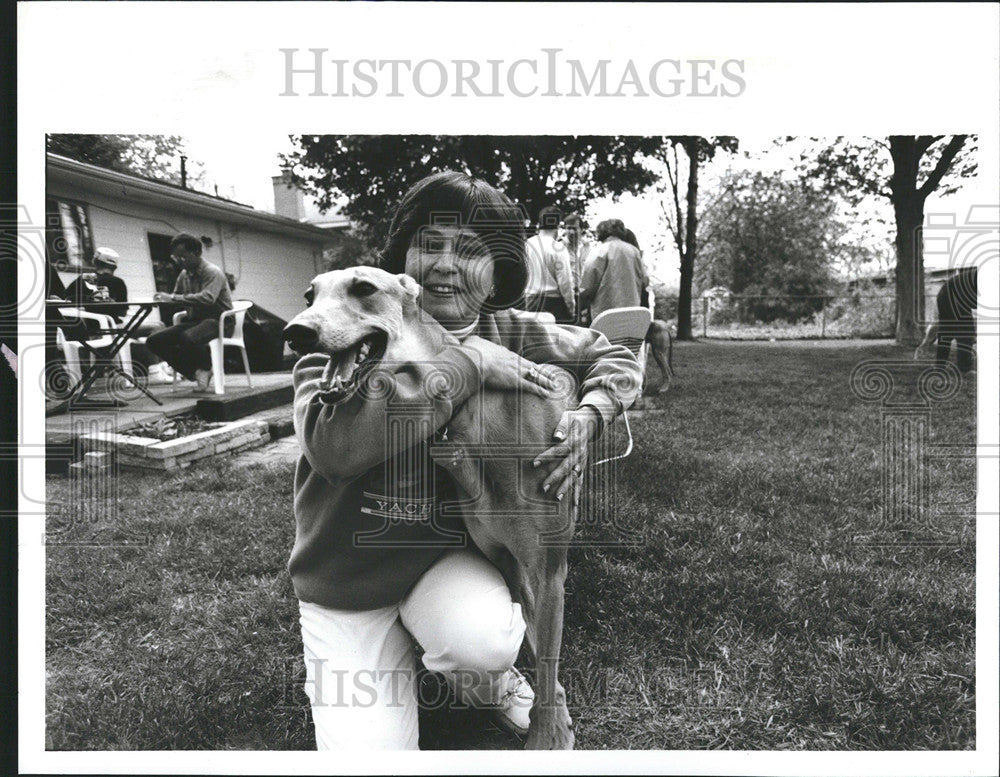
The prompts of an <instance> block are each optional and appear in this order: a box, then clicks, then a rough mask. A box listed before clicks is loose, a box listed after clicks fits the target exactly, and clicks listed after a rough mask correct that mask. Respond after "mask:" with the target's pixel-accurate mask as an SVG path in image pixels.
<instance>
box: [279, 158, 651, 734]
mask: <svg viewBox="0 0 1000 777" xmlns="http://www.w3.org/2000/svg"><path fill="white" fill-rule="evenodd" d="M523 223H524V222H523V216H522V214H521V211H520V210H519V209H518V208H517V207H515V206H514V205H513V203H511V202H510V200H509V199H507V197H505V196H504V195H503V194H501V193H500V192H498V191H497V190H496V189H494V188H492V187H491V186H489V185H488V184H486V183H484V182H483V181H480V180H476V179H474V178H470V177H469V176H466V175H463V174H461V173H455V172H445V173H439V174H436V175H432V176H430V177H428V178H425V179H424V180H422V181H420V182H419V183H417V184H416V185H415V186H414V187H413V188H412V189H410V191H409V192H407V194H406V195H405V196H404V198H403V201H402V202H401V204H400V206H399V209H398V210H397V212H396V214H395V216H394V218H393V220H392V224H391V226H390V231H389V237H388V241H387V243H386V246H385V248H384V250H383V252H382V257H381V265H382V267H383V268H384V269H386V270H388V271H389V272H393V273H403V272H405V273H406V274H407V275H410V276H411V277H413V278H414V279H416V280H417V281H418V282H419V283H420V284H421V285H422V287H423V290H422V293H421V297H420V304H421V307H422V308H423V311H424V312H425V313H427V314H429V315H431V316H433V317H434V318H435V319H436V320H437V321H438V322H440V323H441V324H442V325H443V326H444V327H445V328H446V329H447V330H449V331H450V332H451V333H452V334H453V335H454V336H455V337H456V338H457V344H455V341H454V340H451V341H450V342H449V343H442V344H441V346H440V349H439V351H438V353H437V355H436V358H435V363H434V364H422V363H409V364H405V365H395V366H392V365H390V368H392V369H394V376H393V377H394V378H395V382H394V384H393V387H392V390H391V391H390V392H384V393H382V394H380V395H378V396H376V395H375V394H374V393H373V392H365V391H361V390H358V391H354V392H353V393H350V394H348V395H345V396H343V397H341V398H338V399H337V400H336V401H335V402H334V403H333V404H328V403H327V401H324V397H325V396H327V395H326V394H325V393H324V388H328V386H326V385H325V384H324V383H323V380H322V376H323V372H324V368H325V367H326V366H327V363H328V361H329V360H328V357H327V356H325V355H322V354H312V355H309V356H306V357H304V358H302V359H301V360H300V361H299V362H298V364H296V366H295V370H294V384H295V428H296V434H297V436H298V439H299V443H300V445H301V447H302V452H303V456H302V458H301V459H300V460H299V464H298V468H297V470H296V474H295V516H296V538H295V547H294V548H293V550H292V555H291V559H290V561H289V571H290V573H291V576H292V581H293V583H294V586H295V591H296V595H297V596H298V598H299V601H300V608H299V609H300V623H301V625H302V639H303V647H304V653H305V663H306V671H307V681H306V690H307V693H308V695H309V697H310V702H311V705H312V710H313V722H314V724H315V729H316V742H317V746H318V747H319V748H320V749H325V748H334V749H340V748H345V747H351V748H356V747H363V748H384V749H415V748H416V747H417V739H418V737H417V703H416V682H415V679H416V662H415V656H414V640H415V641H416V643H418V644H419V645H420V646H421V647H422V648H423V650H424V653H423V659H422V660H423V663H424V665H425V666H426V667H427V669H429V670H432V671H436V672H441V673H442V674H444V675H445V677H446V678H447V679H448V681H449V683H450V684H451V686H452V688H453V689H454V690H455V692H456V696H457V697H458V698H459V699H460V700H461V701H462V702H463V703H468V704H472V705H475V706H479V707H489V708H492V710H493V712H494V717H495V720H496V721H497V722H498V723H499V724H500V725H501V726H503V727H505V728H506V729H508V730H512V731H517V732H519V733H523V732H525V731H526V729H527V724H528V710H529V708H530V706H531V702H532V699H533V693H532V692H531V689H530V688H529V687H528V685H527V683H526V682H525V680H524V678H523V677H522V676H521V675H520V673H519V672H517V670H516V669H514V667H513V662H514V659H515V658H516V656H517V653H518V650H519V648H520V645H521V640H522V638H523V636H524V630H525V624H524V620H523V618H522V616H521V608H520V606H519V605H518V604H515V603H513V602H512V601H511V596H510V592H509V591H508V590H507V586H506V584H505V582H504V579H503V577H502V576H501V575H500V572H499V571H498V570H497V569H496V568H494V567H493V566H492V564H490V563H489V562H488V561H487V560H486V559H485V558H484V557H483V556H482V555H481V554H480V553H479V552H478V551H476V550H475V548H473V547H464V546H463V545H464V537H463V531H462V527H461V524H460V519H458V518H455V517H453V516H452V515H450V514H449V513H448V512H446V511H443V510H441V504H442V503H444V502H447V501H448V498H449V496H450V495H453V494H454V490H453V486H451V484H450V481H449V480H448V478H447V476H446V475H444V474H442V473H441V472H440V471H438V470H435V468H434V467H433V464H432V463H431V460H430V457H429V455H428V452H427V451H428V443H429V440H428V439H423V438H427V437H430V436H431V435H433V434H434V432H435V430H440V429H442V427H444V426H445V425H446V424H447V422H448V420H449V418H450V417H451V416H452V414H453V412H454V410H455V409H457V408H458V407H459V406H460V405H461V403H463V402H464V401H465V400H466V399H468V398H469V397H470V396H472V394H473V393H474V392H476V391H479V390H480V389H481V388H483V387H489V388H494V389H517V388H520V389H522V390H527V391H532V392H534V393H537V394H540V395H542V396H545V395H547V394H548V393H549V392H550V390H552V389H553V388H554V387H553V386H552V385H551V383H550V381H549V378H548V377H547V376H546V374H545V372H544V370H541V369H538V368H536V366H535V365H536V364H544V363H558V364H560V365H561V366H563V367H565V368H567V369H569V370H571V371H572V372H574V373H575V374H576V375H577V377H578V378H579V380H580V385H581V389H580V403H579V407H578V408H577V409H576V410H572V411H568V412H567V413H565V414H564V416H563V417H562V419H561V421H560V423H559V425H558V428H557V429H556V434H555V437H556V440H555V444H554V446H553V448H552V449H550V452H549V453H551V454H553V455H554V456H556V455H557V457H556V458H555V459H554V462H555V463H554V464H552V463H547V464H546V466H551V467H552V471H551V473H550V474H549V476H548V478H547V480H546V482H545V484H544V488H545V489H546V492H547V493H548V494H549V495H550V496H551V497H553V498H556V499H562V498H564V497H565V496H566V495H567V494H571V493H572V490H573V488H574V487H575V485H576V483H577V482H578V480H579V478H580V473H581V472H582V469H583V467H584V466H585V464H586V453H587V450H586V446H587V442H588V441H589V440H590V439H592V438H593V437H595V436H596V435H597V434H598V433H599V432H600V429H601V428H602V427H603V425H605V424H606V423H608V422H609V421H611V420H612V419H613V418H614V417H615V415H617V414H618V413H620V412H621V411H622V409H623V408H624V407H626V406H627V405H628V404H630V403H631V401H632V400H633V399H634V397H635V394H636V392H637V389H636V387H638V386H639V385H640V376H639V370H638V365H637V363H636V361H635V359H634V357H633V356H632V355H631V353H630V352H629V351H628V350H627V349H625V348H621V347H616V346H612V345H610V344H609V343H608V342H607V340H606V339H605V338H604V337H603V336H602V335H600V334H598V333H596V332H593V331H591V330H586V329H579V328H576V327H568V326H556V325H545V324H540V323H538V322H537V321H535V320H534V318H533V317H529V316H527V315H525V314H522V313H519V312H517V311H513V310H511V309H510V308H511V307H512V306H513V305H514V304H515V303H516V302H517V301H518V300H519V299H520V298H521V296H522V294H523V291H524V285H525V282H526V277H527V273H526V268H525V256H524V250H525V249H524V242H525V236H524V227H523ZM521 357H524V358H521ZM527 360H530V361H527ZM439 365H446V366H447V367H448V368H449V369H450V370H451V373H452V374H453V375H456V376H458V379H456V380H455V381H453V382H452V383H453V386H452V387H451V389H450V391H443V392H437V393H435V394H434V397H435V398H434V399H433V400H431V399H430V398H429V397H428V394H427V393H426V392H425V391H424V390H423V387H424V384H425V380H426V378H427V377H428V376H429V375H431V374H433V373H435V372H437V371H438V369H439ZM432 401H433V404H431V402H432ZM403 412H405V413H407V414H408V415H407V416H406V417H407V418H411V419H412V418H416V421H417V422H420V421H423V422H425V423H423V425H421V424H420V423H415V424H414V425H413V426H411V427H410V429H411V432H410V437H409V438H408V440H407V441H405V442H400V441H394V438H393V439H391V438H390V435H388V434H387V429H388V428H389V426H388V423H387V418H388V417H389V416H390V415H394V416H395V417H398V416H399V414H400V413H403ZM421 428H422V429H423V432H414V431H413V430H414V429H421ZM416 438H420V439H416ZM415 439H416V444H414V441H415ZM390 497H391V498H390ZM452 498H453V497H452Z"/></svg>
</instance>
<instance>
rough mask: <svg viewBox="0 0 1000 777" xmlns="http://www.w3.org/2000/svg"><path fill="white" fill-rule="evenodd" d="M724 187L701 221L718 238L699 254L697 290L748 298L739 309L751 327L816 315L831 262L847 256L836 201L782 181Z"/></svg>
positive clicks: (735, 180) (752, 180)
mask: <svg viewBox="0 0 1000 777" xmlns="http://www.w3.org/2000/svg"><path fill="white" fill-rule="evenodd" d="M721 184H722V189H723V193H722V195H721V196H720V198H719V200H718V201H717V203H716V207H714V208H713V209H712V210H710V211H708V212H706V214H705V216H704V218H703V226H704V228H705V230H706V231H707V232H710V233H711V234H712V236H713V237H712V240H711V241H710V242H707V243H706V244H705V245H704V246H703V247H702V249H701V256H700V259H699V265H698V281H699V285H700V286H701V287H703V288H709V287H713V286H725V287H727V288H729V290H730V291H732V292H733V293H734V294H737V295H742V296H745V297H748V299H746V300H744V302H743V303H742V304H741V314H742V316H743V317H744V318H745V319H746V320H748V321H765V322H766V321H773V320H775V319H778V318H781V319H785V320H788V321H797V320H800V319H802V318H806V317H808V316H810V315H812V313H814V312H815V311H816V310H818V309H819V308H820V307H822V304H823V300H822V299H821V296H822V295H825V294H828V293H829V291H830V285H831V281H832V278H831V273H830V267H831V265H832V263H833V262H834V261H835V260H836V259H837V258H839V257H840V255H841V254H843V253H844V251H845V250H849V247H845V246H844V245H842V238H843V236H844V233H845V231H846V230H845V228H844V226H843V225H842V224H841V223H840V222H839V221H838V220H837V219H836V202H835V201H834V200H833V199H831V198H830V197H828V196H826V195H824V194H822V193H820V192H817V191H815V190H814V189H813V188H811V187H809V186H806V185H803V184H802V183H801V182H796V181H788V180H785V179H783V178H782V177H781V175H780V174H765V173H760V172H740V173H729V174H728V175H726V176H724V177H723V179H722V182H721ZM753 297H758V298H757V299H753ZM766 297H771V298H772V299H767V298H766ZM781 297H797V299H787V298H786V299H782V298H781Z"/></svg>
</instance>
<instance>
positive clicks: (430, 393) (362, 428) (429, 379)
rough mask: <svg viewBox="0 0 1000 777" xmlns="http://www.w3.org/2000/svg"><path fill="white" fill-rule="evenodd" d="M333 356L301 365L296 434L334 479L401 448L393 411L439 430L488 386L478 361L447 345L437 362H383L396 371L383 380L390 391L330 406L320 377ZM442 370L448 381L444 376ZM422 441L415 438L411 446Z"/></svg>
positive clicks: (296, 378) (296, 377) (296, 374)
mask: <svg viewBox="0 0 1000 777" xmlns="http://www.w3.org/2000/svg"><path fill="white" fill-rule="evenodd" d="M328 360H329V357H327V356H325V355H323V354H310V355H308V356H304V357H303V358H302V359H300V360H299V361H298V363H297V364H296V365H295V368H294V370H293V372H292V384H293V386H294V389H295V404H294V423H295V434H296V436H297V437H298V441H299V445H300V446H301V448H302V453H303V455H304V456H305V457H306V459H307V460H308V461H309V464H310V465H311V466H312V468H313V469H314V470H315V471H316V472H318V473H319V474H320V475H322V476H323V477H324V478H326V479H327V480H329V481H337V480H350V479H352V478H355V477H357V476H358V475H361V474H362V473H364V472H366V471H368V470H369V469H371V468H372V467H374V466H376V465H378V464H381V463H382V462H384V461H386V460H387V459H388V458H389V457H390V456H392V455H393V454H395V453H397V452H398V450H393V449H391V448H390V447H389V444H388V443H387V442H386V434H385V429H386V426H385V424H386V418H387V415H388V413H390V412H392V413H394V414H395V413H406V414H407V415H409V416H410V417H419V418H426V419H427V420H428V421H430V428H431V430H432V431H433V430H437V429H438V428H440V427H441V426H443V425H444V424H445V423H447V421H448V419H450V418H451V417H452V415H453V414H454V412H455V409H456V408H457V407H458V406H459V405H461V404H462V403H463V402H464V401H465V400H466V399H468V398H469V397H470V396H472V394H473V393H474V392H476V391H478V390H479V388H480V386H481V385H482V377H481V373H480V370H479V367H478V366H477V362H475V361H474V360H473V358H472V357H471V356H470V355H469V354H468V353H467V352H466V350H465V349H463V348H462V347H461V346H460V345H447V346H445V347H444V348H442V349H441V351H440V352H438V354H437V356H436V358H435V360H434V361H433V362H407V363H397V364H393V365H391V366H390V365H389V364H388V363H384V362H383V368H384V369H388V370H391V375H392V380H391V381H384V382H383V387H385V383H389V382H391V384H392V385H391V386H390V387H388V390H387V391H376V390H374V389H373V390H371V391H369V392H368V395H367V396H364V395H362V393H361V392H359V391H358V390H355V391H354V392H353V393H352V394H350V395H349V396H347V397H345V398H344V399H342V400H341V401H339V402H337V403H335V404H328V403H326V402H323V401H322V400H321V398H320V393H321V391H320V381H321V379H322V376H323V371H324V369H325V368H326V365H327V362H328ZM442 372H443V373H445V374H446V375H447V376H448V377H447V378H446V379H439V378H440V377H441V373H442ZM435 374H437V377H436V376H435ZM373 384H374V381H373ZM416 442H417V440H415V439H411V440H409V443H410V444H411V445H412V444H415V443H416ZM403 447H406V446H404V445H401V446H400V449H402V448H403Z"/></svg>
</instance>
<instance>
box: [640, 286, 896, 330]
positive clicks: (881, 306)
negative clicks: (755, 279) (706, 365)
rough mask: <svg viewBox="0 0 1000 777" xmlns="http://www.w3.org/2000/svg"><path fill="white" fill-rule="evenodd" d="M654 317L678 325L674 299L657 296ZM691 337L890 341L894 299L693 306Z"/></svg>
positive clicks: (722, 301) (709, 300)
mask: <svg viewBox="0 0 1000 777" xmlns="http://www.w3.org/2000/svg"><path fill="white" fill-rule="evenodd" d="M656 317H657V318H661V319H663V320H664V321H676V320H677V297H676V296H657V298H656ZM691 328H692V331H693V333H694V334H695V336H696V337H697V336H700V337H714V338H720V339H731V340H770V339H775V340H783V339H784V340H811V339H825V338H831V339H834V338H842V339H846V338H871V339H877V338H891V337H894V336H895V332H896V298H895V296H894V295H892V296H890V295H877V294H844V295H830V296H819V295H784V296H778V295H768V296H757V295H737V294H732V295H728V296H725V297H722V296H719V297H702V298H696V299H694V300H692V306H691Z"/></svg>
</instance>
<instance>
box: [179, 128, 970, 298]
mask: <svg viewBox="0 0 1000 777" xmlns="http://www.w3.org/2000/svg"><path fill="white" fill-rule="evenodd" d="M185 138H186V140H187V151H188V156H189V157H190V158H191V159H194V160H198V161H200V162H202V163H204V165H205V171H206V175H205V182H206V188H207V190H209V191H211V190H212V187H213V186H218V191H219V194H220V195H221V196H223V197H229V198H232V199H234V200H237V201H238V202H242V203H246V204H247V205H251V206H253V207H254V208H257V209H260V210H267V211H273V210H274V194H273V188H272V184H271V177H272V176H274V175H277V174H278V173H279V172H280V169H279V166H278V154H279V153H281V152H288V151H290V150H291V148H292V146H291V142H290V141H289V138H288V135H286V134H279V133H273V132H268V131H264V130H255V129H254V127H252V126H250V127H247V128H245V129H241V130H240V134H239V138H238V139H235V138H234V136H233V133H232V132H231V131H228V129H227V128H219V130H218V131H213V129H212V128H207V129H205V130H202V131H198V132H190V133H188V134H186V135H185ZM797 158H798V151H797V147H796V146H795V145H794V144H792V145H790V146H787V147H784V148H782V147H775V146H774V144H773V142H772V138H771V137H770V136H767V137H761V136H749V135H746V134H744V135H741V136H740V153H739V154H738V155H735V156H734V155H729V154H720V155H719V157H718V159H717V160H716V161H715V162H712V163H709V164H707V165H706V166H705V167H704V168H703V174H702V190H703V191H704V190H707V188H708V187H709V186H710V185H711V181H712V180H713V179H714V178H715V177H716V176H718V175H720V174H721V173H722V172H724V170H725V169H726V168H727V167H733V168H736V169H749V170H761V171H766V172H773V171H777V170H791V169H792V168H793V166H794V164H795V161H796V160H797ZM974 199H975V198H974V195H972V196H971V197H970V195H969V194H968V193H966V195H965V196H963V194H962V193H961V192H960V193H959V194H958V195H956V196H954V197H950V198H947V199H943V200H942V199H935V198H932V199H930V200H929V201H928V212H935V208H936V209H937V210H939V211H940V210H954V211H956V212H959V213H963V214H964V212H965V210H966V209H967V207H968V204H971V202H973V201H974ZM866 210H867V212H868V214H869V215H880V216H881V217H882V218H884V219H885V220H886V221H887V222H888V223H887V225H886V227H885V229H884V230H883V231H882V232H881V233H880V234H866V235H864V238H865V239H866V240H868V241H870V242H871V243H872V244H878V245H885V244H886V242H887V241H891V239H892V227H891V220H892V210H891V208H890V206H889V203H888V201H886V200H883V199H879V200H873V201H872V202H871V204H870V205H869V206H868V207H867V209H866ZM660 214H661V206H660V196H659V195H657V194H655V193H646V194H643V195H640V196H633V195H625V196H623V197H622V198H621V199H620V200H619V202H617V203H615V202H612V201H611V199H610V198H601V199H597V200H595V201H594V202H593V203H592V204H591V206H590V207H589V208H588V212H587V219H588V221H589V222H590V224H591V226H593V225H595V224H596V223H597V222H598V221H600V220H603V219H606V218H620V219H621V220H622V221H624V222H625V224H626V226H628V227H629V228H630V229H632V230H633V231H634V232H635V233H636V236H637V237H638V240H639V243H640V245H641V246H642V247H643V249H644V251H645V252H646V258H647V260H648V261H649V264H650V266H651V268H652V270H653V274H654V276H655V277H656V278H657V279H658V280H660V281H662V282H664V283H667V284H670V285H675V284H676V283H677V278H678V264H677V254H676V251H675V250H673V248H672V247H670V246H669V245H668V247H667V248H666V249H664V250H657V244H658V243H661V242H663V239H664V238H665V237H666V236H667V235H666V228H665V226H664V224H663V222H662V220H661V215H660ZM958 221H959V222H961V221H962V216H960V217H959V219H958ZM926 264H927V266H934V265H935V259H934V257H933V256H928V258H927V261H926Z"/></svg>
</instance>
